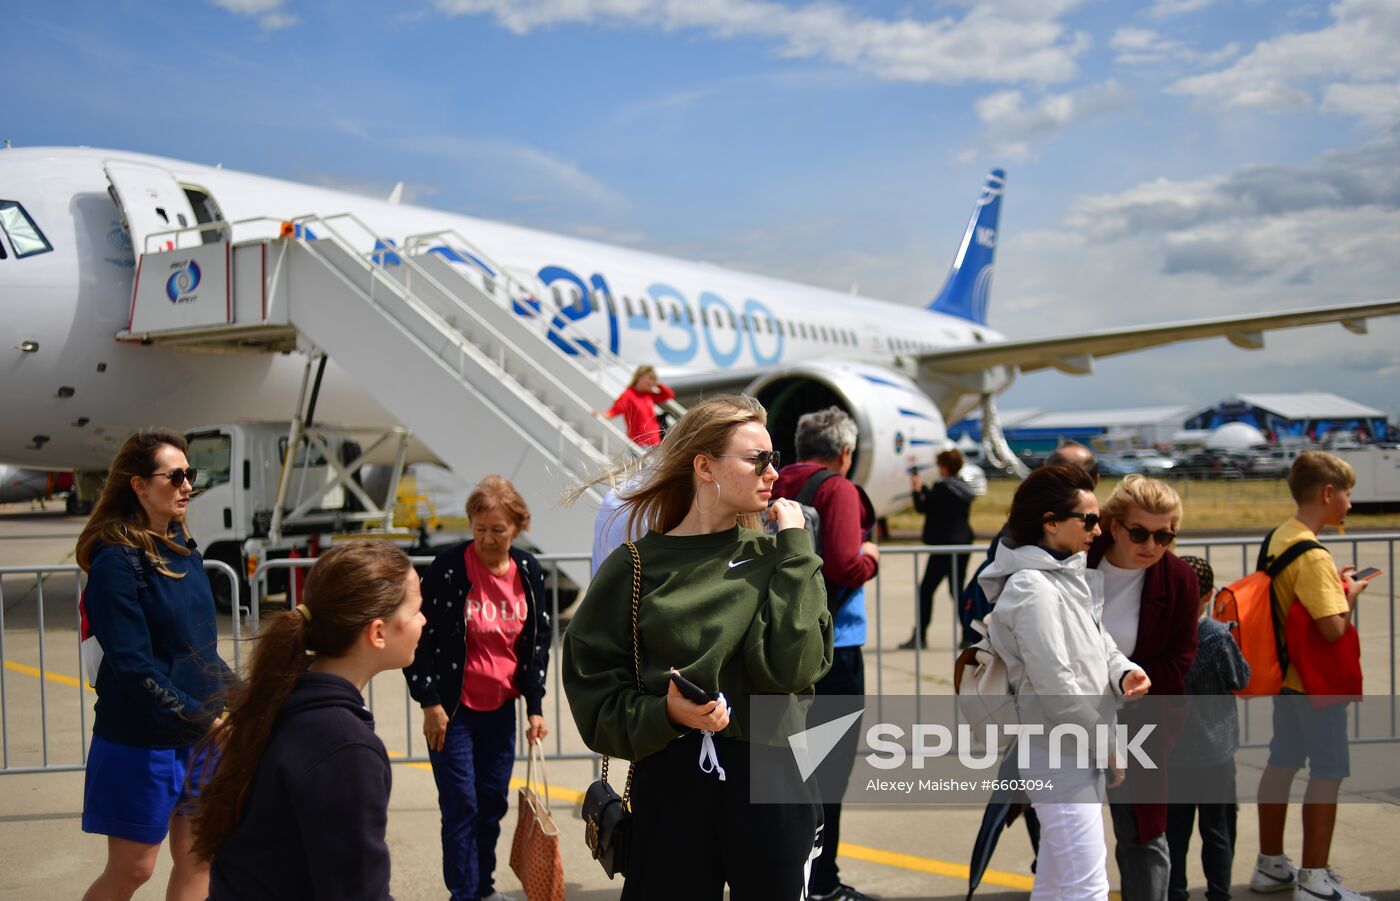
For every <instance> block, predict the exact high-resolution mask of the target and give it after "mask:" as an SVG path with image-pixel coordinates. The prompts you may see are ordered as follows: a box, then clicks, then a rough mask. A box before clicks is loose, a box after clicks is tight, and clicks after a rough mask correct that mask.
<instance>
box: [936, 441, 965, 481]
mask: <svg viewBox="0 0 1400 901" xmlns="http://www.w3.org/2000/svg"><path fill="white" fill-rule="evenodd" d="M934 462H935V463H937V464H938V465H939V466H941V467H943V468H944V469H946V470H948V472H950V473H951V474H953V475H957V474H958V472H959V471H961V470H962V468H963V455H962V451H960V450H958V449H957V448H956V447H950V448H948V449H947V450H945V451H944V452H943V453H941V454H939V455H938V456H937V457H934Z"/></svg>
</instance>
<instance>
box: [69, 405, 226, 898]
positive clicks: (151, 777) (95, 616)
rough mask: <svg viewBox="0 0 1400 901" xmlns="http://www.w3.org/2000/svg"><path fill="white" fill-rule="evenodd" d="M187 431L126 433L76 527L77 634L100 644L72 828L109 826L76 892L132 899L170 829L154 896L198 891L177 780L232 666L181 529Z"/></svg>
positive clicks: (189, 475) (201, 893) (201, 866)
mask: <svg viewBox="0 0 1400 901" xmlns="http://www.w3.org/2000/svg"><path fill="white" fill-rule="evenodd" d="M185 449H186V445H185V439H184V438H183V437H181V436H180V435H177V434H174V433H172V432H165V431H158V430H151V431H142V432H137V433H136V434H134V435H132V436H131V437H130V438H128V439H127V440H126V442H125V443H124V444H123V445H122V447H121V450H119V451H117V457H116V459H115V460H113V461H112V466H111V468H110V469H109V470H108V473H107V481H106V484H105V485H104V486H103V488H102V496H101V497H100V498H99V499H98V501H97V504H96V505H95V506H94V507H93V511H92V516H91V517H90V518H89V519H88V522H87V525H86V526H84V527H83V531H82V534H81V535H80V536H79V538H78V549H77V558H78V565H79V566H80V567H82V569H83V570H84V571H85V572H86V573H87V575H88V579H87V588H86V590H85V591H84V593H83V599H82V610H83V618H84V619H85V620H86V624H87V629H85V630H84V631H85V633H86V634H90V635H91V636H92V637H93V638H95V639H96V640H97V642H98V644H99V645H101V648H102V662H101V664H100V665H99V667H98V671H97V682H96V684H95V685H94V686H93V687H94V688H96V690H97V706H96V713H95V718H94V720H93V726H92V746H91V748H90V750H89V751H88V760H87V771H86V775H85V782H84V788H83V831H84V832H91V833H95V834H98V835H105V836H107V866H106V868H105V869H104V870H103V871H102V875H101V876H99V877H98V878H97V881H96V882H94V883H93V884H92V886H91V887H90V888H89V889H88V890H87V894H86V895H84V896H83V897H84V899H86V901H98V899H109V898H117V899H126V898H130V897H131V896H132V895H133V894H134V893H135V892H136V890H137V889H138V888H140V887H141V885H142V884H144V883H145V882H146V881H147V880H148V879H150V878H151V873H152V872H153V871H154V869H155V865H156V858H157V856H158V855H159V853H160V846H161V843H162V842H164V841H165V837H166V835H167V833H168V834H169V836H170V856H171V858H172V859H173V862H174V867H173V869H172V870H171V873H170V883H169V886H168V887H167V889H166V897H167V898H171V899H181V898H200V899H202V898H204V897H205V896H206V895H208V893H209V867H208V864H207V863H204V862H202V861H200V860H198V859H197V858H196V857H195V856H194V855H193V854H192V853H191V845H192V843H193V832H192V830H191V827H190V813H191V811H190V810H189V801H190V786H191V785H192V784H197V783H198V779H197V778H189V777H190V776H191V775H192V774H191V772H190V771H191V769H193V768H195V765H196V762H197V759H196V758H195V756H194V754H193V749H194V745H195V743H196V742H197V741H198V740H199V738H200V736H201V735H202V734H203V733H204V732H205V730H207V729H208V728H209V726H210V725H212V724H213V722H214V719H215V715H216V714H217V712H218V702H217V700H216V699H218V698H219V697H221V695H222V693H223V689H224V687H225V685H226V684H227V682H228V680H229V678H230V674H229V670H228V666H227V665H225V664H224V662H223V660H221V659H220V658H219V654H218V647H217V642H218V629H217V622H216V620H215V617H214V595H213V593H212V592H211V591H210V589H209V579H208V577H207V576H205V574H204V561H203V559H202V558H201V557H200V555H199V552H198V551H197V550H195V543H194V540H193V539H192V538H191V537H190V536H189V534H188V533H187V532H186V531H185V527H184V519H185V508H186V506H187V505H188V504H189V501H190V492H191V489H192V488H193V482H194V479H195V477H196V475H197V473H196V472H195V470H194V469H192V468H190V465H189V461H188V460H187V459H185Z"/></svg>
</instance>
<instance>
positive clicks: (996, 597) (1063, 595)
mask: <svg viewBox="0 0 1400 901" xmlns="http://www.w3.org/2000/svg"><path fill="white" fill-rule="evenodd" d="M977 581H978V583H979V584H980V585H981V586H982V590H983V591H985V592H986V594H987V600H988V601H990V602H991V603H992V605H993V607H992V612H991V614H989V615H988V616H987V619H986V622H987V637H988V640H989V641H990V642H991V645H992V648H993V649H994V650H995V651H996V652H997V654H998V655H999V656H1000V657H1001V658H1002V660H1004V661H1005V662H1006V668H1007V675H1008V677H1009V678H1010V681H1011V687H1012V690H1013V691H1015V692H1016V702H1017V708H1018V712H1019V713H1020V716H1021V721H1022V722H1023V723H1030V722H1044V723H1065V722H1076V723H1079V724H1081V725H1083V726H1085V727H1086V728H1090V729H1092V726H1093V725H1094V724H1095V723H1100V722H1104V721H1105V720H1104V715H1105V714H1106V713H1108V712H1109V711H1112V710H1113V709H1115V708H1116V707H1117V701H1116V698H1118V697H1121V696H1122V693H1123V692H1122V687H1121V685H1122V679H1123V676H1124V674H1126V673H1127V672H1128V671H1129V670H1135V669H1140V667H1138V666H1137V665H1136V664H1134V663H1132V662H1131V661H1129V660H1128V658H1127V657H1125V656H1124V655H1123V652H1122V651H1120V650H1118V646H1117V645H1116V644H1114V643H1113V639H1112V638H1111V637H1109V634H1108V633H1107V632H1106V631H1104V629H1103V628H1102V627H1101V626H1100V620H1101V618H1102V616H1103V574H1102V573H1099V572H1096V571H1094V570H1090V569H1088V568H1087V566H1086V561H1085V555H1084V554H1083V553H1078V554H1074V555H1072V556H1070V557H1068V558H1066V559H1064V560H1058V559H1056V558H1055V557H1054V556H1053V555H1051V554H1050V552H1049V551H1047V550H1045V549H1044V548H1042V547H1037V546H1034V545H1029V546H1024V547H1017V548H1013V547H1011V546H1010V545H1008V544H1006V543H1004V542H1003V544H1002V546H1001V547H999V548H997V555H996V558H995V559H994V560H993V561H992V564H991V565H990V566H988V567H987V569H986V570H985V571H983V572H982V574H981V575H980V576H979V577H978V579H977ZM1110 715H1111V714H1110ZM1091 734H1092V732H1091Z"/></svg>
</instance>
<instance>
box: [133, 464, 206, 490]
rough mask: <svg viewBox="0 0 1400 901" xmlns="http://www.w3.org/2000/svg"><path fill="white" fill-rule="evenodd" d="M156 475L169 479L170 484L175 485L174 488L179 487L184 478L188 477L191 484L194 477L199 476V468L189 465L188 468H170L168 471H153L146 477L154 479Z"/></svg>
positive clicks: (183, 482)
mask: <svg viewBox="0 0 1400 901" xmlns="http://www.w3.org/2000/svg"><path fill="white" fill-rule="evenodd" d="M157 476H161V477H164V478H167V479H169V480H170V484H171V485H173V486H175V487H176V488H179V487H180V486H181V485H183V484H185V479H189V480H190V484H191V485H193V484H194V482H195V479H197V478H199V470H198V469H195V468H194V467H193V466H191V467H189V468H188V469H172V470H170V471H169V472H153V473H151V474H150V475H149V476H147V477H146V478H148V479H154V478H156V477H157Z"/></svg>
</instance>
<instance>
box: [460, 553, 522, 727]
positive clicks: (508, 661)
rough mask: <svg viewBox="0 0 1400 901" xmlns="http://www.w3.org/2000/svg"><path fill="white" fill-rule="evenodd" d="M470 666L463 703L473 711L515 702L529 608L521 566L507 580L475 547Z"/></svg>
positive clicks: (469, 557) (470, 557) (470, 568)
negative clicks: (519, 645)
mask: <svg viewBox="0 0 1400 901" xmlns="http://www.w3.org/2000/svg"><path fill="white" fill-rule="evenodd" d="M465 556H466V561H467V578H468V579H470V580H471V583H472V588H471V591H470V592H468V593H467V606H466V628H467V663H466V672H465V673H464V674H463V676H462V703H463V704H465V705H467V706H468V707H470V708H471V709H472V710H482V711H489V710H499V709H500V708H501V705H503V704H506V703H508V702H510V701H513V700H515V699H516V698H517V697H519V695H520V692H519V691H517V690H516V688H515V671H516V657H515V641H516V639H517V638H519V637H520V633H521V631H522V630H523V629H524V628H525V619H526V617H527V616H528V615H529V607H528V605H527V604H526V603H525V585H524V583H523V582H521V580H520V570H519V568H518V567H517V566H516V565H515V561H514V560H511V561H510V568H509V569H507V570H506V571H505V573H504V574H503V575H499V576H498V575H496V574H495V573H493V572H491V570H490V569H489V568H487V566H486V564H485V563H483V562H481V558H480V557H478V556H477V554H476V551H475V549H473V548H472V546H471V545H468V546H467V550H466V554H465Z"/></svg>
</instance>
